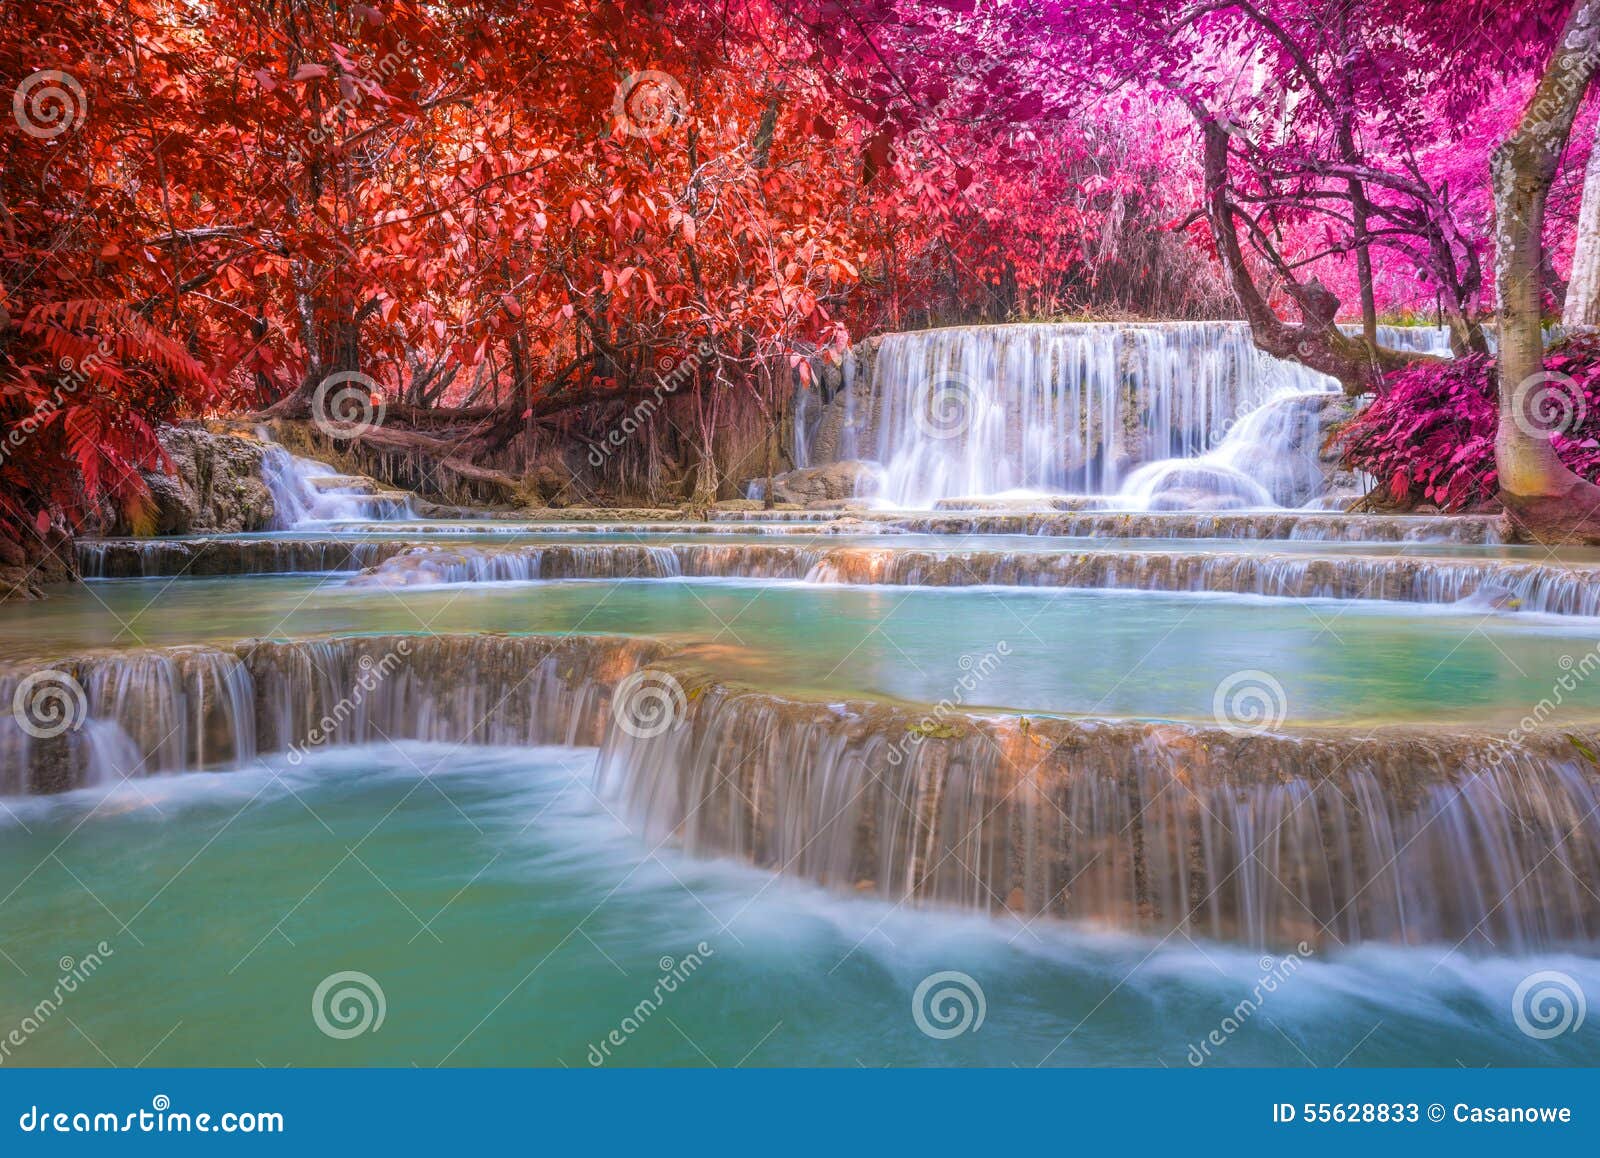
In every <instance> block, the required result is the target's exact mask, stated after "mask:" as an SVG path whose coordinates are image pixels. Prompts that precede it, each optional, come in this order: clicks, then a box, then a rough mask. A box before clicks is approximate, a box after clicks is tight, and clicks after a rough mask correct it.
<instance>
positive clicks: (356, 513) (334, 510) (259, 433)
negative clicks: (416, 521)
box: [256, 427, 416, 531]
mask: <svg viewBox="0 0 1600 1158" xmlns="http://www.w3.org/2000/svg"><path fill="white" fill-rule="evenodd" d="M256 437H257V438H259V439H260V440H261V441H262V442H265V443H268V444H269V445H268V447H267V452H266V454H264V455H263V456H262V458H261V479H262V481H263V482H265V483H266V484H267V489H268V490H269V491H271V492H272V504H273V510H274V517H273V527H274V529H276V530H280V531H283V530H290V529H292V528H294V527H298V526H302V525H305V524H308V523H310V524H316V523H325V522H337V521H343V520H348V519H379V520H391V519H410V518H415V517H416V516H415V514H414V513H413V512H412V509H411V496H410V495H408V494H406V493H405V492H404V491H396V490H385V489H383V488H380V487H379V486H378V485H377V483H375V482H374V481H373V480H372V479H369V478H366V477H364V476H361V475H346V474H340V473H339V472H338V471H337V470H335V469H334V468H333V467H331V466H329V465H328V464H327V463H325V462H317V461H316V460H315V459H310V458H301V457H300V456H299V455H295V454H290V453H289V452H288V451H287V450H286V449H284V448H283V447H282V446H279V445H278V444H277V443H276V442H274V441H273V439H272V436H271V433H270V432H269V431H268V430H267V428H266V427H257V429H256Z"/></svg>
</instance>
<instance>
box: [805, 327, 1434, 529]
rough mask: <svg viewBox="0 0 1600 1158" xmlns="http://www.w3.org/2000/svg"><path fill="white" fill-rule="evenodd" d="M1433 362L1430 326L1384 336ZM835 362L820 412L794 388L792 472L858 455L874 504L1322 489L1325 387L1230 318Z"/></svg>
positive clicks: (1165, 497) (1142, 506)
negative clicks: (878, 472)
mask: <svg viewBox="0 0 1600 1158" xmlns="http://www.w3.org/2000/svg"><path fill="white" fill-rule="evenodd" d="M1379 340H1380V341H1381V342H1383V343H1384V344H1386V345H1390V346H1392V347H1394V348H1398V349H1408V350H1417V351H1421V352H1427V353H1434V354H1440V355H1448V354H1449V341H1448V334H1447V333H1446V332H1445V331H1444V330H1442V329H1439V328H1436V327H1425V326H1419V327H1409V326H1383V327H1380V332H1379ZM869 366H870V369H868V370H866V371H863V370H862V369H861V368H860V367H859V366H858V365H857V363H856V360H855V359H854V358H852V359H851V360H849V361H847V363H846V367H845V375H844V378H845V381H844V383H843V385H842V387H841V389H840V391H839V394H838V396H837V397H836V398H835V399H832V400H830V407H831V409H832V411H833V414H832V415H831V421H830V415H829V414H828V413H827V409H826V408H824V407H823V405H822V404H821V401H820V399H819V398H818V397H817V396H816V395H815V393H814V392H807V393H805V394H803V395H802V397H801V400H800V405H799V408H798V413H797V420H796V423H795V431H796V433H795V444H794V457H795V461H796V462H797V463H798V464H800V465H811V464H813V463H814V462H822V461H841V460H849V459H867V460H871V461H875V462H878V463H880V464H882V466H883V471H884V473H883V482H882V489H881V498H882V499H883V500H884V501H886V502H888V503H890V504H892V505H897V506H902V507H912V508H916V507H924V508H925V507H928V506H932V505H933V504H935V503H936V502H938V501H939V500H941V499H953V498H958V497H962V496H975V495H997V494H1007V493H1017V494H1033V495H1038V494H1056V493H1070V494H1078V495H1087V496H1102V497H1104V498H1105V499H1106V500H1107V501H1108V502H1109V503H1110V504H1111V505H1113V506H1115V507H1116V508H1119V509H1132V510H1228V509H1238V508H1271V507H1299V506H1303V505H1306V504H1307V503H1311V502H1314V501H1315V500H1316V499H1317V498H1318V497H1319V496H1320V494H1321V492H1322V489H1323V476H1322V473H1321V471H1320V469H1319V465H1318V461H1317V454H1318V451H1319V449H1320V441H1321V440H1320V430H1321V424H1320V421H1319V415H1320V414H1321V412H1322V410H1323V409H1324V408H1325V407H1327V406H1328V405H1329V404H1330V403H1333V402H1336V401H1337V396H1338V387H1337V384H1336V383H1335V382H1334V381H1333V380H1332V379H1329V378H1326V377H1324V376H1323V375H1320V374H1317V373H1316V372H1314V371H1311V370H1308V369H1306V368H1305V367H1302V366H1299V365H1298V364H1295V363H1290V362H1284V361H1280V360H1278V359H1274V358H1271V357H1268V356H1267V355H1265V354H1262V353H1261V352H1260V351H1258V350H1257V349H1256V348H1255V346H1254V345H1253V343H1252V342H1251V339H1250V334H1249V329H1248V327H1247V326H1246V325H1245V324H1244V323H1242V322H1159V323H1156V322H1152V323H1108V322H1107V323H1101V322H1066V323H1029V324H1018V325H1001V326H964V327H955V328H949V329H938V330H926V331H917V332H909V333H897V334H888V335H886V336H884V337H883V338H882V339H881V340H880V341H879V342H878V344H877V346H876V349H875V350H874V351H873V353H872V356H871V358H870V362H869Z"/></svg>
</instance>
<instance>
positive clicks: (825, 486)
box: [748, 459, 883, 506]
mask: <svg viewBox="0 0 1600 1158" xmlns="http://www.w3.org/2000/svg"><path fill="white" fill-rule="evenodd" d="M766 483H767V480H766V479H764V478H757V479H751V480H750V482H749V484H748V486H749V493H750V497H751V498H752V499H760V498H762V497H763V496H764V495H765V493H766ZM882 483H883V468H882V467H880V466H878V464H877V463H873V462H864V461H861V460H858V459H851V460H848V461H845V462H830V463H827V464H826V465H823V466H808V467H802V468H801V469H799V470H791V471H789V472H787V473H785V474H780V475H774V476H773V479H772V494H773V497H774V498H775V499H776V500H777V501H778V502H781V503H795V504H798V505H801V506H805V505H808V504H814V503H824V502H841V501H844V500H848V499H859V498H871V497H872V496H873V495H875V494H877V493H878V490H879V488H880V487H881V486H882Z"/></svg>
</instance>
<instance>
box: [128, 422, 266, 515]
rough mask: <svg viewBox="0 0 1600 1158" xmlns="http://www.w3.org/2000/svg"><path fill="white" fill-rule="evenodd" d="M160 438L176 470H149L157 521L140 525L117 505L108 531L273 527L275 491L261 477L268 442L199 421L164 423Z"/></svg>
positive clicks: (158, 436)
mask: <svg viewBox="0 0 1600 1158" xmlns="http://www.w3.org/2000/svg"><path fill="white" fill-rule="evenodd" d="M156 437H157V439H158V440H159V441H160V443H161V448H162V449H163V450H164V451H166V454H167V458H168V460H169V462H170V464H171V467H172V470H171V473H168V472H165V471H159V470H156V471H147V472H145V473H144V476H143V477H144V481H145V483H146V485H148V486H149V488H150V495H151V498H152V499H153V500H154V504H155V505H154V511H153V515H152V521H151V522H150V523H149V524H147V525H146V524H141V525H138V526H135V525H134V523H133V521H132V520H130V519H129V518H128V517H127V515H126V514H125V513H123V512H121V511H117V510H111V511H108V512H107V515H106V524H105V527H104V529H105V531H106V533H107V534H112V535H128V534H135V533H140V534H151V535H187V534H192V533H195V532H208V531H212V532H232V531H263V530H267V529H269V528H270V527H272V525H273V515H274V513H275V511H274V504H273V500H272V492H271V490H269V489H268V487H267V484H266V482H265V481H263V479H262V477H261V460H262V457H263V456H264V455H265V454H266V452H267V449H268V448H267V445H266V444H264V443H261V442H258V441H256V440H255V439H253V438H246V437H243V436H241V435H237V434H226V433H214V432H212V431H209V430H205V429H202V428H200V427H197V426H167V427H162V428H161V430H159V431H158V432H157V434H156Z"/></svg>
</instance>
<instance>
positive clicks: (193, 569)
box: [77, 538, 405, 579]
mask: <svg viewBox="0 0 1600 1158" xmlns="http://www.w3.org/2000/svg"><path fill="white" fill-rule="evenodd" d="M404 549H405V544H403V543H398V542H392V541H390V542H381V541H380V542H351V541H349V540H342V539H268V538H260V539H80V540H78V543H77V555H78V572H79V574H81V575H82V576H83V577H84V578H85V579H130V578H151V577H155V576H163V575H187V576H200V575H274V574H288V573H292V572H316V571H359V570H361V569H362V568H363V567H371V566H373V565H374V564H376V563H379V562H381V561H382V560H384V559H386V558H388V557H389V556H391V555H395V554H398V553H399V552H400V551H402V550H404Z"/></svg>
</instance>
